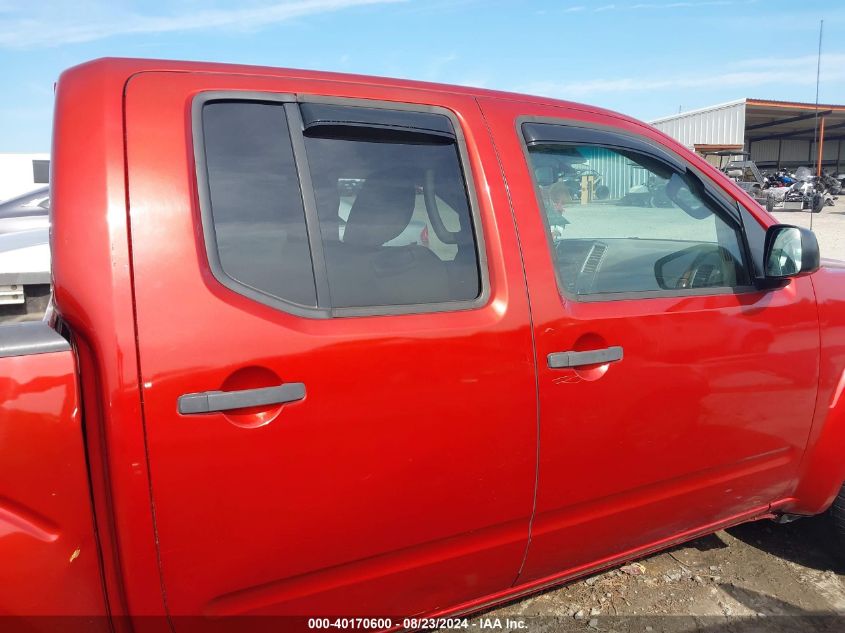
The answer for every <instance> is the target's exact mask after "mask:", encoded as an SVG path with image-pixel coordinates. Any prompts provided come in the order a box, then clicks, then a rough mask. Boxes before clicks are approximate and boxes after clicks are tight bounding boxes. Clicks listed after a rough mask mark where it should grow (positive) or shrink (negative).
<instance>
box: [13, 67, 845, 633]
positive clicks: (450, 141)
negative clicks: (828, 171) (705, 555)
mask: <svg viewBox="0 0 845 633" xmlns="http://www.w3.org/2000/svg"><path fill="white" fill-rule="evenodd" d="M52 169H53V172H52V175H51V191H50V194H51V251H52V288H53V305H52V307H51V308H50V310H49V311H48V315H47V317H46V319H45V320H44V321H43V322H37V323H18V324H10V325H5V326H2V327H0V381H2V385H3V387H2V389H0V407H2V417H0V425H2V427H0V436H2V438H3V442H2V443H0V455H2V463H3V465H4V466H3V473H4V474H3V476H2V478H0V482H2V484H0V560H3V565H2V566H0V610H1V611H2V612H4V613H8V614H17V615H22V616H33V615H38V616H40V615H76V616H85V617H87V618H90V622H91V623H92V626H99V627H101V628H103V629H104V630H105V629H107V628H108V627H109V626H111V624H112V623H114V624H115V626H117V627H118V628H121V629H122V628H130V627H132V626H134V627H136V628H140V629H145V630H170V628H169V627H172V628H173V630H175V631H176V632H177V633H179V632H181V631H186V630H192V629H196V628H197V627H198V626H199V627H200V628H202V626H204V625H206V624H208V625H209V626H213V624H214V623H215V622H222V621H229V620H228V618H230V617H234V616H242V615H252V616H255V615H258V616H290V617H292V618H308V617H323V616H325V617H330V616H350V617H351V616H362V617H363V616H366V617H379V618H384V620H382V622H383V624H384V628H403V627H404V628H414V627H415V626H418V625H419V623H420V622H422V620H420V619H419V618H422V617H424V616H425V617H428V616H459V615H463V614H467V613H470V612H475V611H478V610H481V609H484V608H488V607H490V606H492V605H496V604H499V603H502V602H504V601H507V600H512V599H514V598H517V597H520V596H524V595H527V594H530V593H532V592H536V591H539V590H542V589H544V588H547V587H550V586H553V585H556V584H560V583H564V582H566V581H568V580H570V579H573V578H576V577H579V576H583V575H585V574H589V573H593V572H594V571H597V570H600V569H604V568H607V567H610V566H613V565H617V564H620V563H622V562H624V561H629V560H632V559H635V558H637V557H641V556H643V555H645V554H648V553H650V552H653V551H656V550H659V549H661V548H666V547H669V546H672V545H674V544H677V543H680V542H683V541H687V540H690V539H693V538H696V537H698V536H700V535H703V534H706V533H710V532H713V531H716V530H719V529H722V528H725V527H728V526H732V525H735V524H738V523H742V522H745V521H752V520H757V519H764V518H769V519H772V518H779V519H783V520H787V519H791V518H794V517H796V516H800V515H812V514H817V513H821V512H823V511H825V510H826V509H827V508H828V507H829V506H830V505H831V504H832V503H833V501H834V499H836V497H837V495H838V494H839V491H840V489H841V487H842V483H843V480H845V459H843V450H845V419H843V414H844V413H845V404H843V403H842V402H841V401H840V399H841V396H842V392H843V387H845V373H843V370H845V327H843V324H845V265H843V264H841V263H837V262H834V261H828V260H823V261H822V260H820V258H819V252H818V245H817V243H816V240H815V237H814V236H813V234H812V233H811V232H809V231H807V230H804V229H800V228H797V227H791V226H785V225H778V224H776V222H775V220H774V219H773V218H772V217H771V216H770V215H769V214H768V213H767V212H766V211H765V210H764V209H763V208H761V207H760V205H758V204H757V203H756V202H754V201H753V200H752V199H751V198H749V196H748V195H747V194H746V193H745V192H743V191H742V190H741V189H740V188H738V187H737V186H736V184H735V183H733V182H731V181H730V180H729V179H727V178H726V177H725V176H724V175H723V174H721V173H720V172H718V171H717V170H715V169H714V168H712V167H711V166H710V165H708V164H707V163H706V162H705V161H704V160H702V159H701V158H700V157H698V156H696V155H694V154H692V153H691V152H690V151H688V150H687V149H685V148H684V147H683V146H681V145H679V144H678V143H677V142H675V141H674V140H672V139H670V138H669V137H667V136H665V135H663V134H662V133H660V132H659V131H657V130H656V129H654V128H652V127H650V126H648V125H646V124H643V123H640V122H638V121H636V120H633V119H631V118H629V117H626V116H622V115H620V114H616V113H613V112H609V111H606V110H602V109H599V108H593V107H589V106H585V105H579V104H576V103H570V102H564V101H554V100H550V99H543V98H538V97H530V96H523V95H516V94H509V93H500V92H493V91H487V90H480V89H471V88H462V87H455V86H445V85H437V84H429V83H419V82H412V81H400V80H390V79H383V78H372V77H362V76H354V75H342V74H332V73H319V72H306V71H299V70H287V69H276V68H259V67H251V66H234V65H223V64H207V63H188V62H170V61H160V60H157V61H145V60H130V59H102V60H97V61H93V62H90V63H86V64H83V65H81V66H77V67H75V68H72V69H70V70H68V71H66V72H65V73H63V74H62V75H61V77H60V79H59V81H58V84H57V89H56V102H55V124H54V137H53V149H52ZM599 177H600V178H601V180H600V181H599V180H598V178H599ZM591 179H592V180H591ZM599 182H600V185H601V187H603V188H601V187H600V186H598V183H599ZM563 189H565V190H566V193H563V192H562V190H563ZM400 236H404V237H401V239H400ZM147 616H161V617H157V618H155V617H154V618H148V617H147ZM164 616H166V617H164ZM181 616H191V617H181ZM109 618H111V619H112V622H110V620H109ZM168 618H169V619H168ZM406 618H415V619H410V620H406ZM300 624H302V625H303V626H304V625H305V624H304V622H300ZM275 630H283V629H275ZM284 630H287V629H284Z"/></svg>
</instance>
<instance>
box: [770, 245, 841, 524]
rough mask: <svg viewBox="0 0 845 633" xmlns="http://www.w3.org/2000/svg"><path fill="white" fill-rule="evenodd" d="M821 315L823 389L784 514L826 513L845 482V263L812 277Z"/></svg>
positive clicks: (831, 263)
mask: <svg viewBox="0 0 845 633" xmlns="http://www.w3.org/2000/svg"><path fill="white" fill-rule="evenodd" d="M811 279H812V282H813V287H814V289H815V293H816V301H817V305H818V314H819V337H820V344H821V349H820V356H819V389H818V394H817V396H816V409H815V414H814V416H813V425H812V428H811V430H810V435H809V438H808V441H807V449H806V451H805V454H804V459H803V461H802V463H801V469H800V475H799V480H798V485H797V487H796V488H795V492H794V495H793V499H791V500H790V501H789V503H787V504H786V505H785V506H784V507H783V510H784V511H787V512H791V513H795V514H818V513H820V512H824V511H825V510H826V509H827V508H828V506H830V504H831V503H832V502H833V500H834V498H835V497H836V495H837V494H838V492H839V489H840V488H841V487H842V483H843V481H845V262H834V261H828V260H825V261H824V262H823V263H822V268H820V269H819V271H818V272H816V273H814V274H813V275H812V276H811Z"/></svg>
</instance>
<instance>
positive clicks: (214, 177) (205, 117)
mask: <svg viewBox="0 0 845 633" xmlns="http://www.w3.org/2000/svg"><path fill="white" fill-rule="evenodd" d="M202 130H203V140H204V148H205V158H206V160H205V168H206V170H207V179H208V193H209V201H208V202H209V207H210V208H209V209H208V210H209V211H210V212H211V219H212V222H211V223H210V226H209V228H211V229H212V230H213V240H214V244H215V246H216V248H215V249H214V252H215V253H216V256H217V258H218V260H219V267H220V269H221V270H222V273H223V274H225V275H226V276H227V277H229V278H230V279H231V280H233V281H235V282H236V283H238V284H240V285H242V286H244V287H246V288H249V289H251V290H253V291H257V292H260V293H263V294H266V295H268V296H270V297H275V298H277V299H281V300H283V301H288V302H291V303H294V304H298V305H302V306H310V307H316V306H317V292H316V288H315V284H314V271H313V268H312V263H311V251H310V248H309V245H308V234H307V228H306V223H305V210H304V207H303V204H302V194H301V191H300V187H299V179H298V176H297V170H296V164H295V162H294V157H293V149H292V147H291V140H290V134H289V131H288V124H287V119H286V117H285V111H284V108H282V107H280V106H279V105H276V104H269V103H255V102H243V101H242V102H225V101H223V102H214V103H209V104H206V105H205V107H204V108H203V110H202Z"/></svg>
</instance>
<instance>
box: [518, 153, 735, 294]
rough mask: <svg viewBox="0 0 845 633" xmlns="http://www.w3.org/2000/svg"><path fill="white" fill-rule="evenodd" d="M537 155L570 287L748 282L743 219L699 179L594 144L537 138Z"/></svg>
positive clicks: (545, 207)
mask: <svg viewBox="0 0 845 633" xmlns="http://www.w3.org/2000/svg"><path fill="white" fill-rule="evenodd" d="M529 155H530V159H531V166H532V171H533V175H534V178H535V182H536V184H537V188H538V190H539V193H540V197H541V209H542V211H543V215H544V220H545V223H546V227H547V230H548V233H549V240H550V244H552V245H553V251H554V252H553V254H554V259H555V265H556V267H557V272H558V278H559V280H560V281H561V283H562V284H563V287H564V289H565V290H566V292H567V293H569V294H572V295H592V294H604V293H626V292H648V291H657V290H674V289H695V288H730V287H736V286H742V285H746V284H748V275H747V273H746V271H745V268H744V266H743V263H742V262H743V257H742V248H741V246H740V245H741V240H740V234H739V231H738V227H737V226H736V224H735V223H734V222H733V221H732V220H730V219H729V218H728V217H726V216H724V215H723V212H722V211H721V210H720V209H719V208H718V207H717V205H716V204H714V203H713V202H712V201H711V200H710V199H709V198H708V197H707V196H706V194H705V193H704V192H703V191H702V190H701V188H700V187H699V186H698V183H697V182H696V181H695V180H694V179H692V178H690V177H688V176H686V175H682V174H679V173H675V172H674V171H672V170H671V169H670V168H668V167H667V166H666V165H665V164H664V163H662V162H659V161H656V160H654V159H652V158H650V157H649V156H647V155H645V154H641V153H638V152H633V151H626V150H612V149H608V148H603V147H597V146H593V145H564V144H558V143H554V144H547V145H543V144H539V145H532V146H531V147H530V148H529Z"/></svg>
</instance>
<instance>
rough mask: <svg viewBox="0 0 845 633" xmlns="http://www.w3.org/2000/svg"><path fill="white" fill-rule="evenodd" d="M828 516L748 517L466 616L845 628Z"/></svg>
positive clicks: (589, 626) (619, 624) (581, 625)
mask: <svg viewBox="0 0 845 633" xmlns="http://www.w3.org/2000/svg"><path fill="white" fill-rule="evenodd" d="M831 536H832V535H831V533H830V526H829V523H828V521H827V518H826V517H814V518H809V519H802V520H800V521H796V522H794V523H790V524H787V525H778V524H775V523H772V522H770V521H759V522H755V523H748V524H745V525H741V526H738V527H735V528H731V529H729V530H726V531H721V532H717V533H716V534H713V535H711V536H707V537H703V538H700V539H698V540H696V541H692V542H690V543H688V544H686V545H682V546H679V547H675V548H673V549H671V550H668V551H666V552H663V553H660V554H656V555H653V556H651V557H648V558H643V559H640V560H639V561H637V562H636V563H634V564H629V565H625V566H621V567H619V568H617V569H614V570H611V571H607V572H605V573H602V574H597V575H595V576H591V577H588V578H585V579H582V580H579V581H576V582H573V583H570V584H568V585H565V586H563V587H562V588H560V589H554V590H550V591H547V592H545V593H542V594H539V595H537V596H533V597H530V598H527V599H525V600H521V601H519V602H514V603H512V604H510V605H507V606H504V607H501V608H499V609H496V610H494V611H490V612H488V613H485V614H483V615H482V616H479V617H477V618H473V620H471V622H470V627H469V629H470V630H477V629H482V630H483V629H484V628H486V627H485V626H484V625H485V623H487V622H489V621H490V620H493V619H495V618H499V619H500V620H501V622H502V623H503V628H504V623H505V621H506V620H511V621H514V622H517V623H519V622H521V623H524V624H523V627H524V628H523V629H522V630H527V631H531V632H532V633H533V632H534V631H538V632H539V631H578V630H582V631H591V630H592V631H617V632H619V633H623V632H627V631H644V632H649V631H654V632H658V631H673V632H674V631H707V632H710V631H737V632H741V633H745V632H746V631H747V632H750V631H845V583H844V582H843V581H845V575H843V574H845V567H843V565H842V564H841V563H839V562H838V561H837V559H836V558H835V556H834V555H833V553H832V548H833V545H832V538H831Z"/></svg>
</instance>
